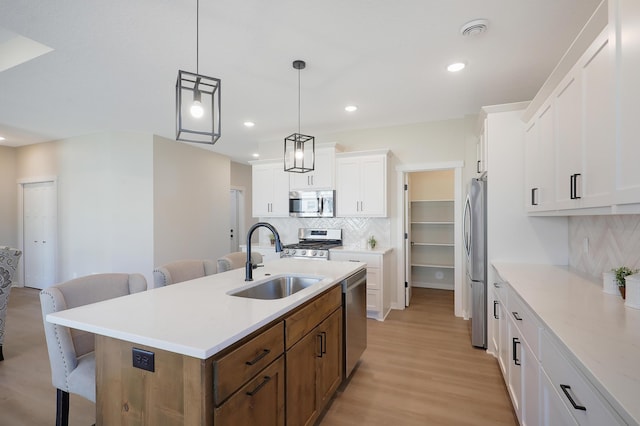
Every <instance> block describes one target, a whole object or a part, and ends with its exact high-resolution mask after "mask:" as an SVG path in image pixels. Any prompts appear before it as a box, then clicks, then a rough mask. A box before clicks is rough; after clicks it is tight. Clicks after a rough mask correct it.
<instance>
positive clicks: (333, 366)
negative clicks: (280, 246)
mask: <svg viewBox="0 0 640 426" xmlns="http://www.w3.org/2000/svg"><path fill="white" fill-rule="evenodd" d="M364 268H365V265H364V264H362V263H354V262H314V261H308V260H295V259H281V260H276V261H273V262H269V263H268V264H266V265H265V267H261V268H259V269H256V270H254V272H253V275H254V281H253V282H245V281H244V270H243V269H237V270H233V271H228V272H225V273H222V274H216V275H212V276H208V277H203V278H199V279H196V280H192V281H187V282H183V283H179V284H175V285H172V286H167V287H162V288H158V289H153V290H149V291H147V292H143V293H138V294H133V295H130V296H126V297H121V298H117V299H112V300H108V301H104V302H100V303H96V304H92V305H87V306H83V307H79V308H74V309H70V310H67V311H62V312H58V313H56V314H50V315H48V316H47V321H50V322H53V323H57V324H60V325H64V326H67V327H71V328H77V329H81V330H85V331H89V332H92V333H95V334H96V352H95V356H96V399H97V401H96V420H97V425H99V426H100V425H109V426H112V425H118V424H127V425H174V424H175V425H178V424H180V425H182V424H184V425H214V424H215V425H216V426H218V425H224V424H251V423H257V422H258V421H257V419H260V423H261V424H284V423H285V412H286V422H287V424H304V423H307V422H313V421H315V419H317V418H318V417H319V415H320V414H321V412H322V410H323V408H324V407H326V405H327V403H328V402H329V401H330V399H331V397H332V396H333V394H334V392H335V390H336V389H337V387H338V386H339V384H340V382H341V380H342V376H341V371H342V362H343V359H342V357H343V353H342V351H343V349H342V290H341V288H340V285H339V283H340V281H342V280H343V279H344V278H346V277H348V276H350V275H352V274H353V273H355V272H357V271H359V270H361V269H364ZM279 275H303V276H313V277H318V278H321V280H320V281H319V282H318V283H316V284H314V285H313V286H310V287H308V288H304V289H302V290H300V291H299V292H297V293H295V294H293V295H291V296H288V297H285V298H281V299H274V300H258V299H251V298H242V297H237V296H232V295H230V294H229V293H233V292H236V291H238V290H241V289H243V288H245V287H250V286H254V285H257V284H259V283H261V282H263V281H265V280H268V279H270V278H273V277H276V276H279ZM285 360H286V362H285ZM134 363H135V364H136V366H135V367H134V366H133V364H134ZM285 383H286V387H287V395H285V393H284V387H285ZM289 399H291V401H292V402H294V403H290V404H287V400H289ZM285 406H287V407H288V408H287V410H286V411H285Z"/></svg>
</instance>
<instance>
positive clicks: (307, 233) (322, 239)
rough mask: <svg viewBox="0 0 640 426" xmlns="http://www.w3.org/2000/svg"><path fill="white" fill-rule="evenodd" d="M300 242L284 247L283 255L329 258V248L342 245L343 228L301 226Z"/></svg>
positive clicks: (302, 257) (299, 257)
mask: <svg viewBox="0 0 640 426" xmlns="http://www.w3.org/2000/svg"><path fill="white" fill-rule="evenodd" d="M298 240H299V241H298V243H297V244H288V245H285V246H284V247H283V248H282V251H283V255H282V257H292V258H296V259H323V260H328V259H329V249H330V248H335V247H340V246H341V245H342V229H323V228H299V229H298Z"/></svg>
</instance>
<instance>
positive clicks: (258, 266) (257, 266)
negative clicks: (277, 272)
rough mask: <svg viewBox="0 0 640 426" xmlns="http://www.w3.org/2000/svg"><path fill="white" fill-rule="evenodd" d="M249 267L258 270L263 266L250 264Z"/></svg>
mask: <svg viewBox="0 0 640 426" xmlns="http://www.w3.org/2000/svg"><path fill="white" fill-rule="evenodd" d="M251 267H252V268H253V269H258V268H261V267H264V264H257V263H252V264H251Z"/></svg>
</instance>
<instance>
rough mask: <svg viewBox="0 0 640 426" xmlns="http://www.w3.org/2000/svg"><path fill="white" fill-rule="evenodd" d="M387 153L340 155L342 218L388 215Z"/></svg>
mask: <svg viewBox="0 0 640 426" xmlns="http://www.w3.org/2000/svg"><path fill="white" fill-rule="evenodd" d="M387 155H388V151H384V152H358V153H344V154H337V155H336V210H337V216H339V217H350V216H352V217H356V216H358V217H386V216H387Z"/></svg>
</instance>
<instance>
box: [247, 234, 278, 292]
mask: <svg viewBox="0 0 640 426" xmlns="http://www.w3.org/2000/svg"><path fill="white" fill-rule="evenodd" d="M261 226H264V227H265V228H268V229H269V230H270V231H271V232H273V235H275V237H276V252H280V251H282V244H280V235H279V234H278V231H276V228H274V227H273V225H272V224H270V223H267V222H258V223H256V224H255V225H253V226H252V227H251V228H249V232H247V263H246V264H245V265H244V271H245V277H244V280H245V281H253V268H254V265H253V263H251V235H252V234H253V231H255V230H256V229H258V228H260V227H261Z"/></svg>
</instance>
